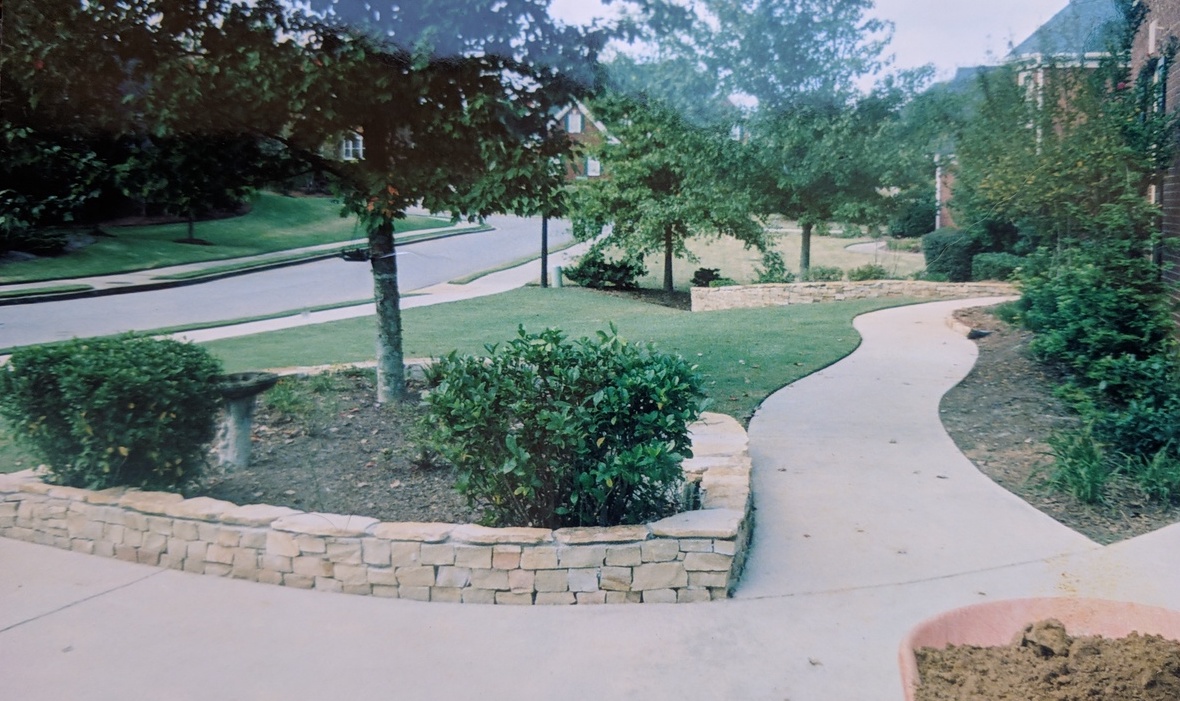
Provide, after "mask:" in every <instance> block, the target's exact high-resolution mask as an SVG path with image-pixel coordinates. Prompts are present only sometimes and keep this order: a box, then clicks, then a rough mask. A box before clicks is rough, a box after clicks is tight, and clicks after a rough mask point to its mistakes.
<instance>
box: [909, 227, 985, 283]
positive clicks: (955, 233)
mask: <svg viewBox="0 0 1180 701" xmlns="http://www.w3.org/2000/svg"><path fill="white" fill-rule="evenodd" d="M977 248H978V244H976V242H975V239H973V238H972V237H971V236H970V235H969V234H967V233H965V232H963V231H959V230H958V229H946V228H944V229H939V230H937V231H932V232H930V233H929V234H926V235H925V236H923V237H922V253H923V254H924V255H925V257H926V271H927V273H929V274H932V275H945V276H946V278H947V280H949V281H951V282H967V281H968V280H970V279H971V259H972V258H973V257H974V256H975V253H976V251H977Z"/></svg>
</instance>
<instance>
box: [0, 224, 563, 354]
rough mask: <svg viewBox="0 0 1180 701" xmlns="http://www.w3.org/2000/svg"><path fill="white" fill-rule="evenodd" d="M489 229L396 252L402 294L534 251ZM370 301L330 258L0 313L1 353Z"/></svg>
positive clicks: (362, 283)
mask: <svg viewBox="0 0 1180 701" xmlns="http://www.w3.org/2000/svg"><path fill="white" fill-rule="evenodd" d="M488 223H489V224H490V225H492V226H493V227H495V229H494V230H492V231H486V232H482V233H476V234H464V235H461V236H454V237H449V238H444V239H439V240H435V241H421V242H418V243H411V244H404V245H402V246H401V247H399V254H400V257H399V259H398V275H399V283H400V288H401V290H402V292H403V293H406V292H410V291H413V290H416V289H420V288H423V287H428V286H430V285H435V284H438V283H441V282H446V281H449V280H454V279H456V278H460V277H464V276H466V275H470V274H472V273H475V272H479V271H481V270H487V269H489V268H493V267H496V266H499V265H501V264H503V263H506V262H510V261H513V260H517V259H520V258H522V257H525V256H528V255H538V254H539V253H540V250H541V233H540V232H541V225H540V220H539V219H521V218H517V217H492V218H490V219H489V220H488ZM569 239H570V234H569V226H568V224H567V223H566V222H551V223H550V226H549V241H550V246H557V245H559V244H561V243H563V242H566V241H568V240H569ZM539 274H540V268H539V267H538V275H539ZM372 295H373V283H372V277H371V276H370V274H369V267H368V266H367V265H366V264H364V263H349V262H345V261H343V260H339V259H331V260H324V261H317V262H313V263H306V264H303V265H296V266H291V267H286V268H278V269H274V270H268V271H263V272H257V273H251V274H248V275H240V276H237V277H229V278H224V279H221V280H214V281H210V282H204V283H199V284H192V285H185V286H182V287H175V288H169V289H163V290H154V291H148V292H130V293H127V294H119V295H110V296H104V297H93V298H84V299H75V300H62V301H51V302H40V303H36V304H24V305H14V306H6V307H0V347H12V346H22V345H30V344H34V343H46V342H51V341H61V340H68V339H70V338H83V337H88V336H100V335H107V334H113V333H121V332H124V331H147V330H153V329H160V328H165V327H169V326H178V325H187V324H202V323H208V322H215V321H225V320H230V319H241V318H246V317H253V316H261V315H269V314H278V313H282V312H298V311H300V310H304V309H308V308H310V307H316V306H322V305H330V304H337V303H340V302H351V301H359V300H365V299H369V298H371V297H372Z"/></svg>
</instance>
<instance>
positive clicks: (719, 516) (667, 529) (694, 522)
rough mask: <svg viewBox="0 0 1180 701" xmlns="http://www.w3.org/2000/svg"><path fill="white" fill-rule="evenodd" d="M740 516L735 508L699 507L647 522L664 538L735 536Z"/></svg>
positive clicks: (649, 526)
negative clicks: (696, 509)
mask: <svg viewBox="0 0 1180 701" xmlns="http://www.w3.org/2000/svg"><path fill="white" fill-rule="evenodd" d="M742 516H743V514H742V512H741V511H738V510H736V509H701V510H699V511H686V512H684V513H682V514H676V515H675V516H669V517H668V518H665V519H661V520H659V521H656V522H655V523H649V524H648V528H650V529H651V532H652V534H654V535H656V536H659V537H664V538H736V537H737V534H738V529H739V528H740V527H741V524H742Z"/></svg>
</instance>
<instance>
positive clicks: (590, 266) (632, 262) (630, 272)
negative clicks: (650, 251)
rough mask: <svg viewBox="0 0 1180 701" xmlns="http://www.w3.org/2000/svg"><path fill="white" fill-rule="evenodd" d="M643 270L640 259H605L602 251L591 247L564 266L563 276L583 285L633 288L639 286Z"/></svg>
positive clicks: (644, 270)
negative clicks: (575, 260) (576, 259)
mask: <svg viewBox="0 0 1180 701" xmlns="http://www.w3.org/2000/svg"><path fill="white" fill-rule="evenodd" d="M645 272H647V268H645V267H644V265H643V262H642V261H639V260H636V259H634V258H627V259H624V260H618V261H615V260H607V259H606V258H605V257H603V255H602V251H600V250H598V249H593V250H591V251H590V252H589V253H587V254H586V255H584V256H582V257H581V258H580V259H579V260H578V262H577V264H575V265H572V266H570V267H569V268H566V269H565V276H566V277H567V278H569V279H570V281H571V282H574V283H575V284H578V285H581V286H583V287H592V288H594V289H604V288H607V287H613V288H616V289H620V290H634V289H636V288H637V287H639V282H638V281H639V277H640V276H641V275H643V274H644V273H645Z"/></svg>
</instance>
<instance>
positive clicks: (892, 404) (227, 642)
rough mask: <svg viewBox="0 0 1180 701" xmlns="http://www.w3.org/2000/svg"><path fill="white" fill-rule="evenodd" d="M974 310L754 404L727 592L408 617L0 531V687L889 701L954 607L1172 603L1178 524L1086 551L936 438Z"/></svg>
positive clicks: (1179, 568) (885, 337)
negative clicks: (917, 630) (921, 630)
mask: <svg viewBox="0 0 1180 701" xmlns="http://www.w3.org/2000/svg"><path fill="white" fill-rule="evenodd" d="M980 303H986V300H985V301H980V300H975V301H957V302H940V303H934V304H926V305H921V306H913V307H904V308H899V309H891V310H886V311H882V312H876V313H874V314H870V315H867V316H864V317H861V318H860V319H858V320H857V324H856V325H857V328H858V329H859V330H860V332H861V334H862V335H863V337H864V343H863V344H862V345H861V347H860V348H859V349H858V350H857V351H856V352H855V353H853V354H852V355H851V356H849V357H848V358H846V359H845V360H843V361H841V362H840V363H837V364H836V365H833V366H832V367H830V368H828V369H827V370H825V371H823V372H821V373H818V374H816V375H813V376H811V377H809V378H806V379H804V380H802V381H800V382H798V383H796V384H794V385H792V386H790V387H788V388H785V389H784V390H782V391H780V392H778V393H776V394H775V395H774V396H773V397H771V398H770V399H769V400H767V402H766V403H765V405H764V406H763V408H762V409H761V410H760V411H759V412H758V414H757V415H756V416H755V418H754V420H753V422H752V423H751V426H750V438H751V452H752V454H753V457H754V464H755V479H756V503H757V507H758V511H757V525H756V528H755V545H754V551H753V554H752V557H751V560H750V562H749V565H748V569H747V573H746V576H745V578H744V582H743V584H742V586H741V587H740V588H739V590H738V595H737V598H736V599H734V600H730V601H724V602H714V603H711V604H694V605H643V606H605V607H581V606H579V607H571V608H546V607H528V608H523V609H517V608H512V607H499V606H497V607H491V606H488V607H482V606H460V605H448V604H438V603H433V604H422V603H417V602H413V601H402V600H386V599H376V598H369V597H353V596H345V595H334V594H320V593H316V592H308V591H301V590H292V589H284V588H281V587H273V586H267V585H261V584H253V583H248V582H241V581H231V580H224V579H217V578H213V577H201V576H195V575H189V574H185V573H182V572H175V571H170V570H157V569H153V568H149V567H144V566H139V565H131V564H127V563H124V562H120V561H115V560H105V559H102V558H97V557H91V556H86V555H79V554H74V553H68V552H63V551H59V550H55V549H52V548H46V547H41V546H35V545H29V544H26V543H21V542H15V541H8V540H3V539H0V680H2V683H3V689H4V696H5V697H9V696H10V697H12V698H19V699H28V700H39V699H61V698H69V699H126V698H160V699H169V700H187V699H194V700H196V699H201V700H204V699H209V698H226V699H244V700H254V699H284V700H286V699H310V698H319V697H329V696H330V697H341V698H349V699H448V700H449V699H512V700H513V701H518V700H524V699H549V698H568V699H676V700H685V699H743V700H745V699H758V700H761V699H766V700H773V701H782V700H783V699H789V700H790V701H844V700H849V701H859V700H862V699H863V700H867V701H876V700H878V699H879V700H882V701H886V700H888V701H895V700H896V699H900V698H901V688H900V681H899V674H898V670H897V656H896V653H897V646H898V643H899V641H900V639H901V638H902V636H903V635H904V634H905V633H906V631H907V630H908V629H909V628H911V627H912V626H913V625H914V624H915V623H917V622H918V621H920V620H921V619H923V618H926V617H928V616H930V615H933V614H935V613H938V612H941V611H944V610H946V609H948V608H953V607H956V606H962V605H966V604H971V603H976V602H979V601H985V600H993V599H1000V598H1010V597H1021V596H1040V595H1085V596H1097V597H1103V598H1113V599H1123V600H1132V601H1138V602H1141V603H1146V604H1155V605H1162V606H1169V607H1173V608H1180V559H1178V558H1176V557H1175V555H1174V554H1175V553H1176V552H1177V550H1178V548H1180V526H1173V527H1170V528H1166V529H1163V530H1161V531H1157V532H1155V533H1153V534H1150V535H1146V536H1142V537H1140V538H1136V539H1133V540H1130V541H1126V542H1124V543H1121V544H1119V545H1115V546H1110V547H1106V548H1102V547H1099V546H1098V545H1096V544H1094V543H1092V542H1090V541H1089V540H1087V539H1085V538H1083V537H1082V536H1080V535H1078V534H1076V533H1073V532H1072V531H1070V530H1069V529H1066V528H1065V527H1063V526H1061V525H1059V524H1057V523H1056V522H1054V521H1052V520H1050V519H1048V518H1046V517H1044V516H1042V515H1040V514H1039V513H1038V512H1036V511H1035V510H1033V509H1031V508H1030V507H1028V506H1026V505H1024V504H1023V502H1020V501H1019V500H1017V499H1015V498H1014V497H1012V496H1011V495H1009V494H1008V493H1007V492H1005V491H1004V490H1002V489H1000V488H999V487H996V486H995V485H994V484H992V483H991V482H989V481H988V480H986V479H984V478H983V477H982V476H981V475H979V474H978V473H977V472H976V471H975V470H974V468H973V467H972V466H971V465H970V463H968V462H967V461H966V460H965V459H964V458H963V457H962V455H961V454H959V453H958V451H957V450H955V447H954V445H953V443H951V441H950V440H949V439H948V438H947V436H946V434H945V433H944V432H943V430H942V428H941V424H940V422H939V421H938V401H939V398H940V397H941V395H942V394H943V393H944V392H945V391H946V390H947V389H949V388H950V387H951V386H953V385H954V384H955V383H956V382H957V381H959V380H960V379H961V378H962V377H963V376H964V375H965V374H966V373H967V372H968V370H969V369H970V367H971V364H972V362H973V360H974V354H975V346H974V344H972V343H971V342H969V341H967V340H966V339H964V338H963V337H962V335H957V334H956V333H955V332H953V331H952V330H951V329H950V328H948V327H947V325H946V323H945V320H946V318H947V316H948V315H949V314H950V313H951V311H952V310H953V309H954V308H956V307H962V306H972V305H975V304H980ZM997 420H1003V417H997Z"/></svg>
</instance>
